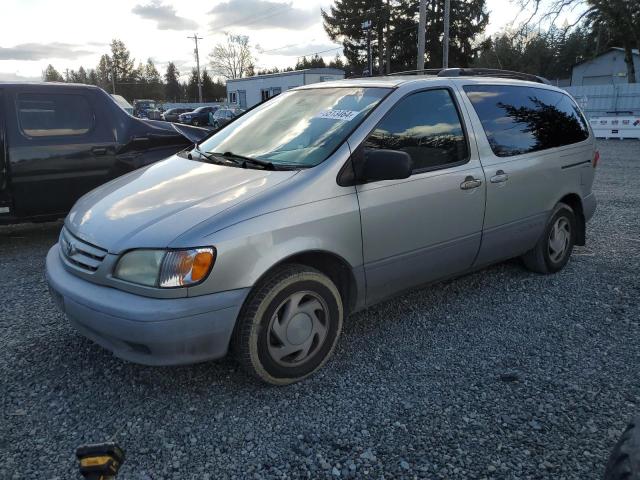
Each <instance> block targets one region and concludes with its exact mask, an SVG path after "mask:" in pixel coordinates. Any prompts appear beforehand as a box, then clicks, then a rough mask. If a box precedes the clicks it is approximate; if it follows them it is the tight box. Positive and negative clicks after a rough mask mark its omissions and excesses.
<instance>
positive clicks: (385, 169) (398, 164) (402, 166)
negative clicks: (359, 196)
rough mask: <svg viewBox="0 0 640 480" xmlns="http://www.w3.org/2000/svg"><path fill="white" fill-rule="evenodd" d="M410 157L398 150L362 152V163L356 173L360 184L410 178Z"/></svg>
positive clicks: (367, 150) (411, 165) (369, 150)
mask: <svg viewBox="0 0 640 480" xmlns="http://www.w3.org/2000/svg"><path fill="white" fill-rule="evenodd" d="M412 168H413V161H412V160H411V156H410V155H409V154H408V153H406V152H401V151H400V150H379V149H369V148H366V149H365V150H364V162H363V164H362V166H361V168H360V169H358V170H360V171H359V172H358V180H359V181H360V182H378V181H380V180H401V179H403V178H409V177H410V176H411V170H412Z"/></svg>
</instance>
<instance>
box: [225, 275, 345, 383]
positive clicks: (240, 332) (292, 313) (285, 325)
mask: <svg viewBox="0 0 640 480" xmlns="http://www.w3.org/2000/svg"><path fill="white" fill-rule="evenodd" d="M343 315H344V310H343V305H342V298H341V296H340V293H339V291H338V289H337V288H336V286H335V284H334V283H333V282H332V281H331V279H329V277H327V276H326V275H324V274H323V273H321V272H320V271H318V270H316V269H314V268H311V267H307V266H304V265H285V266H283V267H280V268H278V269H277V270H275V271H274V272H272V273H271V274H269V275H268V277H267V278H265V279H264V280H263V281H261V282H260V283H259V284H258V285H256V287H254V289H253V290H252V292H251V293H250V294H249V297H248V298H247V300H246V302H245V305H244V306H243V308H242V310H241V312H240V316H239V318H238V324H237V325H236V330H235V333H234V338H233V350H234V352H235V355H236V357H237V358H238V361H239V362H240V364H241V365H242V366H243V367H244V369H245V370H247V371H248V372H249V373H250V374H251V375H253V376H255V377H257V378H259V379H260V380H262V381H264V382H267V383H271V384H274V385H287V384H290V383H294V382H297V381H300V380H302V379H304V378H306V377H308V376H309V375H311V374H312V373H314V372H315V371H316V370H318V369H320V368H321V367H322V366H323V365H324V364H325V363H326V362H327V360H328V359H329V357H330V356H331V354H332V353H333V350H334V349H335V346H336V343H337V341H338V337H339V336H340V332H341V330H342V322H343Z"/></svg>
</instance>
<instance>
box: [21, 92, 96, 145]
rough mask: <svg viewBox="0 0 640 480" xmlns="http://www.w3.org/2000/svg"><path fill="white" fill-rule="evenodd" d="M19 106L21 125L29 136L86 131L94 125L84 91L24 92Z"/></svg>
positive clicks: (83, 132)
mask: <svg viewBox="0 0 640 480" xmlns="http://www.w3.org/2000/svg"><path fill="white" fill-rule="evenodd" d="M17 109H18V119H19V122H20V128H21V129H22V132H23V133H24V134H25V135H27V136H30V137H59V136H70V135H83V134H85V133H87V132H88V131H89V130H91V127H92V126H93V112H92V111H91V106H90V105H89V102H88V100H87V99H86V97H84V96H83V95H77V94H42V93H21V94H19V95H18V99H17Z"/></svg>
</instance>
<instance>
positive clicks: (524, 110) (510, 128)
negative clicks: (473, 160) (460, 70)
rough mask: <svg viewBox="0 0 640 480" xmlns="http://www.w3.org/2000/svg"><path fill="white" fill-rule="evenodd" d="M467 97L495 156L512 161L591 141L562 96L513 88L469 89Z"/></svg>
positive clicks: (576, 112) (583, 123)
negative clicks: (512, 159)
mask: <svg viewBox="0 0 640 480" xmlns="http://www.w3.org/2000/svg"><path fill="white" fill-rule="evenodd" d="M464 90H465V92H466V93H467V96H468V97H469V99H470V100H471V103H472V104H473V107H474V109H475V111H476V113H477V114H478V117H479V118H480V121H481V122H482V126H483V127H484V131H485V133H486V135H487V139H488V140H489V144H490V145H491V149H492V150H493V153H495V154H496V155H497V156H498V157H510V156H513V155H520V154H523V153H529V152H537V151H540V150H546V149H548V148H554V147H561V146H564V145H571V144H573V143H578V142H581V141H583V140H586V139H587V138H589V128H588V127H587V122H586V121H585V119H584V117H583V116H582V114H581V113H580V110H579V109H578V106H577V105H576V104H575V102H574V101H573V100H572V99H571V97H569V96H568V95H565V94H563V93H561V92H556V91H554V90H546V89H542V88H535V87H519V86H511V85H504V86H503V85H500V86H498V85H468V86H466V87H464Z"/></svg>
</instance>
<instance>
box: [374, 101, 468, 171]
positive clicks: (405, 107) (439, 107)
mask: <svg viewBox="0 0 640 480" xmlns="http://www.w3.org/2000/svg"><path fill="white" fill-rule="evenodd" d="M364 146H365V148H370V149H388V150H400V151H403V152H406V153H408V154H409V155H410V156H411V159H412V161H413V170H412V172H413V173H417V172H421V171H428V170H437V169H440V168H447V167H449V166H453V165H459V164H461V163H465V162H466V161H468V160H469V148H468V145H467V140H466V138H465V135H464V129H463V128H462V124H461V121H460V116H459V114H458V110H457V108H456V105H455V103H454V102H453V98H451V93H450V92H449V91H448V90H446V89H437V90H425V91H422V92H418V93H413V94H411V95H409V96H407V97H405V98H403V99H402V100H400V101H399V102H398V103H397V104H396V105H395V106H394V107H393V109H392V110H391V111H390V112H389V113H388V114H387V115H386V116H385V117H384V118H383V119H382V121H381V122H380V123H379V124H378V126H377V127H376V128H375V130H374V131H373V132H372V133H371V134H370V135H369V137H368V138H367V140H365V143H364Z"/></svg>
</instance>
